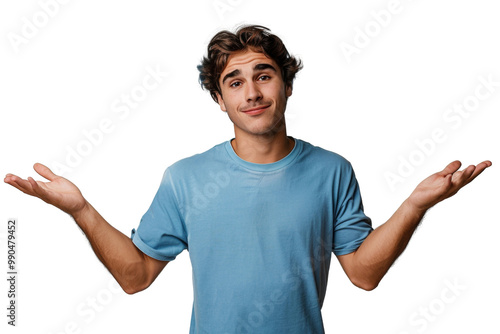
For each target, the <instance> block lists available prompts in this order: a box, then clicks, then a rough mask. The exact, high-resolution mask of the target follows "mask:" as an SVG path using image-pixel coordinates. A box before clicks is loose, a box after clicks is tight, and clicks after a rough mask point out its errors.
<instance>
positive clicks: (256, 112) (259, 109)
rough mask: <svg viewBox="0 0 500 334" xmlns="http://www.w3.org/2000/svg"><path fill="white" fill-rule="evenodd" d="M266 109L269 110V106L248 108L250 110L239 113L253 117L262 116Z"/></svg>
mask: <svg viewBox="0 0 500 334" xmlns="http://www.w3.org/2000/svg"><path fill="white" fill-rule="evenodd" d="M267 108H269V105H267V106H258V107H255V108H250V109H246V110H242V111H241V112H243V113H245V114H247V115H252V116H255V115H260V114H262V113H263V112H264V111H266V110H267Z"/></svg>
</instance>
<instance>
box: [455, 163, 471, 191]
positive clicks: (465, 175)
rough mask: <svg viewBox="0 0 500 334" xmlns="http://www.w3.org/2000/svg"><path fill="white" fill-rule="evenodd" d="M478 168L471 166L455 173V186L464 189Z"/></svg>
mask: <svg viewBox="0 0 500 334" xmlns="http://www.w3.org/2000/svg"><path fill="white" fill-rule="evenodd" d="M475 169H476V166H474V165H470V166H468V167H467V168H465V169H464V170H462V171H458V172H455V173H453V183H454V185H455V186H458V187H460V188H461V187H463V186H464V185H465V184H467V182H468V179H469V178H470V177H471V175H472V173H473V172H474V171H475Z"/></svg>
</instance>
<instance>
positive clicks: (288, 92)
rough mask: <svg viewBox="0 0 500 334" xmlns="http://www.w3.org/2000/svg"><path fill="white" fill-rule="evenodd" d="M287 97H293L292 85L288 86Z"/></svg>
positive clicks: (286, 89)
mask: <svg viewBox="0 0 500 334" xmlns="http://www.w3.org/2000/svg"><path fill="white" fill-rule="evenodd" d="M285 94H286V97H290V96H292V85H287V86H286V88H285Z"/></svg>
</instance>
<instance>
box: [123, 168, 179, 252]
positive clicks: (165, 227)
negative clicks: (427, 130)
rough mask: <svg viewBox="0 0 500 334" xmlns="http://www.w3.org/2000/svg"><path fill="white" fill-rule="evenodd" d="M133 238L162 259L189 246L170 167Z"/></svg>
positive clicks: (133, 231)
mask: <svg viewBox="0 0 500 334" xmlns="http://www.w3.org/2000/svg"><path fill="white" fill-rule="evenodd" d="M131 238H132V241H133V243H134V244H135V245H136V246H137V248H139V249H140V250H141V251H142V252H143V253H145V254H146V255H148V256H150V257H152V258H154V259H157V260H161V261H172V260H174V259H175V258H176V256H177V255H179V254H180V253H181V252H182V251H183V250H184V249H186V248H187V233H186V228H185V225H184V221H183V219H182V216H181V214H180V210H179V206H178V202H177V199H176V196H175V188H174V184H173V180H172V176H171V173H170V170H169V169H167V170H166V171H165V173H164V174H163V178H162V181H161V184H160V188H159V189H158V191H157V193H156V195H155V197H154V199H153V202H152V203H151V206H150V207H149V209H148V211H147V212H146V213H145V214H144V216H143V217H142V219H141V222H140V224H139V227H138V228H137V231H136V230H135V229H133V230H132V236H131Z"/></svg>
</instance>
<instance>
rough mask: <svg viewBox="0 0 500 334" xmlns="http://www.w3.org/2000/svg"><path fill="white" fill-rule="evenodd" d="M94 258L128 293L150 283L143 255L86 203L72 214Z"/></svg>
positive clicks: (128, 239) (130, 241)
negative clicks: (97, 259)
mask: <svg viewBox="0 0 500 334" xmlns="http://www.w3.org/2000/svg"><path fill="white" fill-rule="evenodd" d="M73 218H74V219H75V221H76V223H77V224H78V226H79V227H80V228H81V229H82V231H83V232H84V233H85V235H86V237H87V239H88V240H89V242H90V245H91V246H92V249H93V250H94V252H95V254H96V255H97V257H98V258H99V260H100V261H101V262H102V263H103V264H104V266H105V267H106V268H107V269H108V270H109V271H110V273H111V274H112V275H113V277H114V278H115V279H116V280H117V282H118V283H119V284H120V286H121V287H122V288H123V290H124V291H125V292H127V293H132V292H135V291H140V290H142V289H144V288H145V287H146V286H143V285H145V284H146V282H147V279H148V278H147V277H146V270H145V268H143V267H144V266H145V261H144V254H143V253H142V252H141V251H140V250H139V249H138V248H137V247H136V246H135V245H134V244H133V242H132V240H131V239H130V238H129V237H127V236H126V235H125V234H123V233H121V232H120V231H118V230H117V229H116V228H114V227H113V226H111V225H110V224H109V223H108V222H107V221H106V220H105V219H104V218H103V217H102V216H101V215H100V214H99V213H98V212H97V211H96V210H95V209H94V207H93V206H92V205H91V204H90V203H88V202H87V204H86V206H85V208H84V209H82V210H80V211H79V212H78V213H77V214H73Z"/></svg>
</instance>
